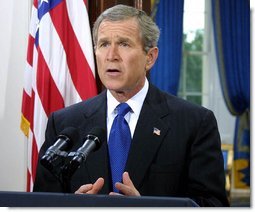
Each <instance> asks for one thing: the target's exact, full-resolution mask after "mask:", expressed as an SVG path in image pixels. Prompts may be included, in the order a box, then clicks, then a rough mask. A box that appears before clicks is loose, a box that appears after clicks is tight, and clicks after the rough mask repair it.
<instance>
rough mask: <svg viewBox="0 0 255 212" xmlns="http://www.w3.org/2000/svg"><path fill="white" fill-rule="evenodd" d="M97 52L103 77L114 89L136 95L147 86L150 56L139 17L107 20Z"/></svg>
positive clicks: (100, 33)
mask: <svg viewBox="0 0 255 212" xmlns="http://www.w3.org/2000/svg"><path fill="white" fill-rule="evenodd" d="M95 54H96V61H97V68H98V74H99V77H100V79H101V81H102V83H103V84H104V86H105V87H106V88H107V89H109V90H110V91H111V92H113V93H114V92H118V93H119V92H120V93H122V92H124V93H129V94H131V96H133V95H135V94H136V93H137V92H138V91H139V90H140V89H141V88H142V87H143V85H144V82H145V77H146V71H147V70H148V67H147V62H148V56H147V54H146V53H145V52H144V50H143V46H142V40H141V36H140V31H139V28H138V24H137V22H136V20H135V19H133V18H131V19H128V20H125V21H115V22H111V21H103V22H102V23H101V24H100V26H99V29H98V39H97V44H96V49H95Z"/></svg>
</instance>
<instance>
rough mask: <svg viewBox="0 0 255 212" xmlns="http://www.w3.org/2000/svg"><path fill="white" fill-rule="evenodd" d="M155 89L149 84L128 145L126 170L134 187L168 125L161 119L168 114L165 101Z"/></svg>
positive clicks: (153, 154)
mask: <svg viewBox="0 0 255 212" xmlns="http://www.w3.org/2000/svg"><path fill="white" fill-rule="evenodd" d="M162 98H164V97H161V95H160V93H158V92H157V89H156V88H154V87H151V86H150V89H149V92H148V94H147V96H146V99H145V101H144V105H143V107H142V110H141V114H140V117H139V120H138V122H137V126H136V129H135V132H134V137H133V140H132V144H131V147H130V152H129V157H128V161H127V166H126V170H127V171H128V172H129V174H130V178H131V180H132V181H133V183H134V185H135V187H136V188H139V186H140V185H141V182H142V180H143V178H144V176H145V174H146V171H147V169H148V168H149V166H150V164H151V163H152V161H153V158H154V156H155V154H156V153H157V151H158V148H159V147H160V144H161V143H162V141H163V139H164V137H165V135H166V133H167V132H168V131H169V126H167V124H166V123H164V122H163V121H162V117H164V116H166V115H168V108H167V105H166V103H165V101H162Z"/></svg>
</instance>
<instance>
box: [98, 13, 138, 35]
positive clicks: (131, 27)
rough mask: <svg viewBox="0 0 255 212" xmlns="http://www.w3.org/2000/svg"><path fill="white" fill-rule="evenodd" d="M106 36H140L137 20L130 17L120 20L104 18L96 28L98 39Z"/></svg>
mask: <svg viewBox="0 0 255 212" xmlns="http://www.w3.org/2000/svg"><path fill="white" fill-rule="evenodd" d="M105 36H106V37H108V36H128V37H136V38H140V30H139V26H138V23H137V20H136V19H134V18H130V19H127V20H121V21H110V20H104V21H102V23H101V24H100V26H99V28H98V39H100V37H105Z"/></svg>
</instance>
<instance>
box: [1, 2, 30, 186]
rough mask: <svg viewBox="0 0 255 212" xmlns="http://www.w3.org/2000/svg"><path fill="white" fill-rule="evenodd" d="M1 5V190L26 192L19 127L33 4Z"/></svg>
mask: <svg viewBox="0 0 255 212" xmlns="http://www.w3.org/2000/svg"><path fill="white" fill-rule="evenodd" d="M0 5H1V6H0V170H1V174H0V191H24V190H25V188H26V187H25V186H26V182H25V179H26V177H25V176H26V168H25V167H26V164H25V163H26V162H25V161H26V142H25V138H24V136H23V134H22V132H21V130H20V128H19V125H20V115H21V100H22V88H23V79H24V77H23V75H24V68H25V61H26V48H27V37H28V26H29V16H30V8H31V3H30V0H25V1H24V0H23V1H14V0H8V1H6V0H0Z"/></svg>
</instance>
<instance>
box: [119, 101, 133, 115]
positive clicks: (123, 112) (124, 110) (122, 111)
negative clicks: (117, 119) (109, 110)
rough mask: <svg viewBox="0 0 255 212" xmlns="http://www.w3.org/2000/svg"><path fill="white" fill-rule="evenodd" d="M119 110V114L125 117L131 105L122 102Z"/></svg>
mask: <svg viewBox="0 0 255 212" xmlns="http://www.w3.org/2000/svg"><path fill="white" fill-rule="evenodd" d="M117 110H118V115H120V116H123V117H124V116H125V115H126V114H127V113H128V112H129V111H130V110H131V108H130V107H129V105H128V104H127V103H120V104H119V105H118V106H117Z"/></svg>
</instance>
